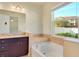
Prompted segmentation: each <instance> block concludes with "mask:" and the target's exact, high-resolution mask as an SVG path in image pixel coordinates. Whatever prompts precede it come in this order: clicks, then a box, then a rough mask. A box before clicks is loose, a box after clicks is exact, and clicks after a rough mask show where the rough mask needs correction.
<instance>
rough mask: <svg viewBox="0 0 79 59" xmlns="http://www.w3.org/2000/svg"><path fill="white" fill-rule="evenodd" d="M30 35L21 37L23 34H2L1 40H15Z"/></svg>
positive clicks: (0, 35)
mask: <svg viewBox="0 0 79 59" xmlns="http://www.w3.org/2000/svg"><path fill="white" fill-rule="evenodd" d="M28 36H29V35H21V34H17V35H16V34H0V39H4V38H14V37H28Z"/></svg>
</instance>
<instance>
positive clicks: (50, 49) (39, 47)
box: [32, 42, 63, 57]
mask: <svg viewBox="0 0 79 59" xmlns="http://www.w3.org/2000/svg"><path fill="white" fill-rule="evenodd" d="M32 56H33V57H63V46H61V45H58V44H56V43H50V42H36V43H33V44H32Z"/></svg>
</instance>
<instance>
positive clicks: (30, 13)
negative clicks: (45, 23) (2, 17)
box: [0, 2, 42, 34]
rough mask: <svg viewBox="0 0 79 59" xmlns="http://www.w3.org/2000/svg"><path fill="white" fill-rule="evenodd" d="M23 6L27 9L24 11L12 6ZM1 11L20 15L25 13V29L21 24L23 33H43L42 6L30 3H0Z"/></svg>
mask: <svg viewBox="0 0 79 59" xmlns="http://www.w3.org/2000/svg"><path fill="white" fill-rule="evenodd" d="M13 5H14V6H16V5H21V6H22V7H24V8H25V10H24V11H20V10H15V9H12V8H11V7H12V6H13ZM0 9H2V10H8V11H14V12H19V13H24V14H25V15H26V20H25V21H24V22H26V23H25V26H24V29H23V28H22V24H21V26H20V27H21V31H25V32H30V33H33V34H41V33H42V12H41V11H42V8H41V7H40V6H37V5H34V4H30V3H17V2H16V3H9V2H6V3H0Z"/></svg>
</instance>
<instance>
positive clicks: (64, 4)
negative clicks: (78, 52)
mask: <svg viewBox="0 0 79 59" xmlns="http://www.w3.org/2000/svg"><path fill="white" fill-rule="evenodd" d="M71 3H74V2H66V3H62V4H59V5H57V6H56V7H55V8H53V9H51V32H52V34H53V35H56V34H55V33H54V32H53V31H54V30H53V28H54V27H53V26H54V24H53V25H52V19H53V20H54V11H55V10H57V9H60V8H62V7H64V6H66V5H68V4H71ZM52 12H53V13H52ZM52 14H53V18H52ZM56 36H59V35H56ZM60 37H63V36H60ZM64 37H66V36H64ZM67 38H72V37H67ZM72 39H79V19H78V38H72Z"/></svg>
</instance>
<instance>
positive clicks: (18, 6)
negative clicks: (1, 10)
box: [12, 5, 25, 11]
mask: <svg viewBox="0 0 79 59" xmlns="http://www.w3.org/2000/svg"><path fill="white" fill-rule="evenodd" d="M12 9H15V10H22V11H24V10H25V9H24V8H23V7H22V6H20V5H17V6H12Z"/></svg>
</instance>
